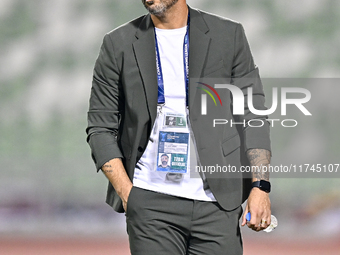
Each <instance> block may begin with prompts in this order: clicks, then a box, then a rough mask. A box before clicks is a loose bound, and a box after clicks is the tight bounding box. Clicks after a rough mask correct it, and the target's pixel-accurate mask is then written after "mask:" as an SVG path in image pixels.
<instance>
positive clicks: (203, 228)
mask: <svg viewBox="0 0 340 255" xmlns="http://www.w3.org/2000/svg"><path fill="white" fill-rule="evenodd" d="M241 214H242V207H241V206H240V207H238V208H237V209H235V210H233V211H225V210H223V209H222V208H221V207H220V206H219V204H218V203H217V202H204V201H197V200H192V199H186V198H180V197H175V196H170V195H166V194H161V193H157V192H153V191H149V190H144V189H140V188H137V187H133V188H132V190H131V193H130V196H129V199H128V204H127V212H126V222H127V232H128V234H129V241H130V250H131V254H132V255H167V254H169V255H170V254H171V255H182V254H183V255H194V254H197V255H205V254H207V255H208V254H209V255H213V254H216V255H220V254H226V255H241V254H243V251H242V238H241V233H240V228H239V218H240V217H241Z"/></svg>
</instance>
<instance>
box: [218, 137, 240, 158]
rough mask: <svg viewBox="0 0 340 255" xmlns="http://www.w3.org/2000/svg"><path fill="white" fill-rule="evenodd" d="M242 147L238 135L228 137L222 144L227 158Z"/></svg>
mask: <svg viewBox="0 0 340 255" xmlns="http://www.w3.org/2000/svg"><path fill="white" fill-rule="evenodd" d="M240 146H241V142H240V137H239V136H238V133H236V134H234V135H232V136H230V137H228V138H227V139H225V140H224V141H223V142H222V151H223V155H224V156H225V157H226V156H228V155H229V154H230V153H232V152H233V151H235V150H236V149H238V148H239V147H240Z"/></svg>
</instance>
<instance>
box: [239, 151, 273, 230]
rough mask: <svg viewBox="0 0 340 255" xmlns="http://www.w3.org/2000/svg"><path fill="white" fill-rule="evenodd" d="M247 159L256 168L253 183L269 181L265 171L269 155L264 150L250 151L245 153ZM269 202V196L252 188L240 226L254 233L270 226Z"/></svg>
mask: <svg viewBox="0 0 340 255" xmlns="http://www.w3.org/2000/svg"><path fill="white" fill-rule="evenodd" d="M247 157H248V159H249V162H250V166H251V167H254V166H256V168H255V169H256V171H254V172H253V176H252V177H253V180H252V181H253V182H255V181H260V180H266V181H269V172H268V171H267V169H268V167H269V164H270V158H271V153H270V151H268V150H264V149H250V150H248V151H247ZM248 212H250V214H251V218H250V221H249V222H247V220H246V215H247V213H248ZM270 216H271V210H270V200H269V194H268V193H266V192H265V191H263V190H260V189H259V188H256V187H255V188H253V189H252V190H251V192H250V194H249V197H248V202H247V206H246V208H245V211H244V214H243V218H242V226H244V225H246V224H247V226H248V227H249V228H251V229H252V230H255V231H260V230H263V229H265V228H267V227H268V226H269V225H270Z"/></svg>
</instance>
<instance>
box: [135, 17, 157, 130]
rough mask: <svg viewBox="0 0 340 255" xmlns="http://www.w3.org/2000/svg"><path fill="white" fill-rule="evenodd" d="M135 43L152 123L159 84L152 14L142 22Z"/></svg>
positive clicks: (155, 112)
mask: <svg viewBox="0 0 340 255" xmlns="http://www.w3.org/2000/svg"><path fill="white" fill-rule="evenodd" d="M136 38H137V39H138V40H136V41H135V42H134V43H133V50H134V53H135V57H136V60H137V64H138V67H139V70H140V73H141V76H142V80H143V86H144V90H145V96H146V100H147V104H148V109H149V114H150V117H151V123H152V125H153V123H154V121H155V118H156V114H157V100H158V84H157V70H156V62H155V60H156V53H155V33H154V26H153V23H152V20H151V17H150V14H148V15H146V16H145V17H144V19H143V20H142V22H141V24H140V26H139V28H138V30H137V32H136Z"/></svg>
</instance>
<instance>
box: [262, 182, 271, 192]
mask: <svg viewBox="0 0 340 255" xmlns="http://www.w3.org/2000/svg"><path fill="white" fill-rule="evenodd" d="M259 188H260V189H261V190H263V191H265V192H268V193H269V192H270V182H267V181H263V180H262V181H260V187H259Z"/></svg>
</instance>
